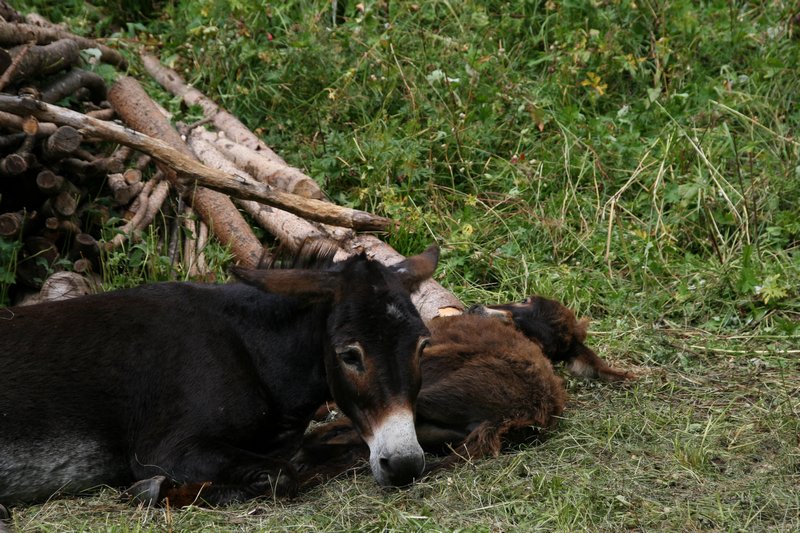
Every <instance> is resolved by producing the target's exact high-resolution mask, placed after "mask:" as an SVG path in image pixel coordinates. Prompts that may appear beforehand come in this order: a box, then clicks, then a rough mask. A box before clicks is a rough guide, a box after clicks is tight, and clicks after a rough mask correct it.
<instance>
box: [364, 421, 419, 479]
mask: <svg viewBox="0 0 800 533" xmlns="http://www.w3.org/2000/svg"><path fill="white" fill-rule="evenodd" d="M365 440H366V441H367V445H369V466H370V467H371V468H372V475H373V476H374V477H375V480H376V481H377V482H378V484H379V485H381V486H382V487H403V486H406V485H410V484H411V483H412V482H413V481H414V480H415V479H419V478H420V477H421V476H422V471H423V470H424V469H425V454H424V452H423V451H422V447H421V446H420V445H419V442H417V433H416V431H415V429H414V415H413V414H412V413H411V411H410V410H398V411H394V412H392V413H391V414H389V415H388V416H386V417H385V418H384V419H383V421H382V422H381V424H380V425H379V426H377V427H376V428H374V430H373V432H372V436H371V437H370V438H368V439H365Z"/></svg>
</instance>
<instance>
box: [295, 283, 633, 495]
mask: <svg viewBox="0 0 800 533" xmlns="http://www.w3.org/2000/svg"><path fill="white" fill-rule="evenodd" d="M587 324H588V322H587V321H586V320H581V321H578V320H576V319H575V315H574V313H573V312H572V311H571V310H570V309H568V308H567V307H565V306H563V305H561V304H560V303H559V302H557V301H555V300H549V299H546V298H542V297H540V296H532V297H530V298H528V299H526V300H525V301H524V302H522V303H517V304H504V305H498V306H473V307H472V308H470V309H469V311H468V312H467V314H465V315H460V316H452V317H441V318H436V319H434V320H432V321H431V322H430V323H429V324H428V327H429V329H430V331H431V338H430V344H429V346H428V347H427V348H426V349H425V351H424V353H423V356H422V389H421V390H420V394H419V399H418V401H417V437H418V438H419V442H420V444H422V446H423V448H425V449H426V450H427V451H430V452H434V453H444V454H446V457H445V458H444V459H442V460H440V461H438V462H436V463H431V464H429V465H428V470H434V469H439V468H443V467H447V466H450V465H452V464H454V463H457V462H459V461H462V460H468V459H477V458H480V457H484V456H490V455H496V454H497V453H499V452H500V450H501V448H502V446H503V444H504V443H513V442H521V441H524V440H526V439H528V438H530V437H532V436H535V435H536V434H537V428H547V427H548V426H550V425H551V424H552V423H553V422H554V421H555V420H556V417H557V416H558V415H559V414H561V412H562V410H563V408H564V402H565V399H566V393H565V391H564V385H563V382H562V380H561V378H559V377H558V376H557V375H556V374H555V373H554V371H553V367H552V365H551V361H554V362H555V361H565V362H566V363H567V365H568V368H569V369H570V370H571V371H572V372H573V373H576V374H578V375H581V376H583V377H593V378H595V377H600V378H602V379H607V380H616V379H626V378H629V377H632V376H631V375H629V374H627V373H625V372H621V371H618V370H614V369H612V368H610V367H609V366H608V365H607V364H606V363H605V362H604V361H603V360H601V359H600V358H599V357H597V355H596V354H595V353H594V352H593V351H592V350H591V349H590V348H589V347H587V346H586V345H585V344H584V341H585V340H586V328H587ZM366 454H367V449H366V448H365V447H364V446H363V444H359V438H358V434H357V433H356V432H355V431H354V429H353V427H352V425H351V424H350V422H349V420H348V419H347V418H346V417H343V418H341V419H339V420H336V421H334V422H329V423H327V424H323V425H321V426H318V427H317V428H315V429H314V430H313V431H311V432H309V433H308V434H307V435H306V437H305V439H304V443H303V448H302V449H301V451H300V452H298V454H297V455H296V456H295V458H294V462H295V466H296V467H297V468H298V470H299V471H300V475H301V477H302V478H303V484H304V485H313V484H314V483H317V482H318V481H319V480H321V479H326V478H328V477H331V476H332V475H335V474H338V473H340V472H342V471H345V470H347V469H349V468H353V467H354V466H356V465H357V464H359V462H360V461H361V460H362V459H363V458H364V457H366Z"/></svg>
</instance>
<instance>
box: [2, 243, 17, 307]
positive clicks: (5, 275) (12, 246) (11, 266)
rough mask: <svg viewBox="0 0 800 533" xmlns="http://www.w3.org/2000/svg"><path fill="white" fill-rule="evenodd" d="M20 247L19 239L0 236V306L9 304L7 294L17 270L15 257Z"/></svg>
mask: <svg viewBox="0 0 800 533" xmlns="http://www.w3.org/2000/svg"><path fill="white" fill-rule="evenodd" d="M21 248H22V243H21V242H20V241H18V240H17V241H10V240H8V239H5V238H0V307H3V306H5V305H8V304H9V301H8V296H9V290H10V288H11V285H12V284H13V283H14V278H15V274H16V272H17V257H18V256H19V251H20V249H21Z"/></svg>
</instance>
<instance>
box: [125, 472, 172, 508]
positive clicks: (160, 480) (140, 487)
mask: <svg viewBox="0 0 800 533" xmlns="http://www.w3.org/2000/svg"><path fill="white" fill-rule="evenodd" d="M166 479H167V478H166V477H164V476H153V477H151V478H149V479H142V480H140V481H137V482H136V483H134V484H133V485H131V486H130V487H129V488H128V490H126V491H125V492H124V493H123V496H125V497H127V498H128V499H129V500H130V502H131V503H132V504H134V505H139V504H144V505H145V506H146V507H152V506H153V505H155V504H157V503H158V502H159V500H160V499H161V490H162V485H164V481H166Z"/></svg>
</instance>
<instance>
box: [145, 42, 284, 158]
mask: <svg viewBox="0 0 800 533" xmlns="http://www.w3.org/2000/svg"><path fill="white" fill-rule="evenodd" d="M141 58H142V64H143V65H144V68H145V69H146V70H147V72H148V73H149V74H150V75H151V76H152V77H153V79H154V80H156V81H157V82H158V83H159V84H161V86H162V87H164V88H165V89H167V90H168V91H169V92H171V93H172V94H174V95H176V96H179V97H180V98H182V99H183V101H184V102H186V104H187V105H190V106H191V105H199V106H200V107H201V108H202V109H203V114H204V116H206V117H207V118H210V119H211V120H212V122H213V123H214V125H215V126H216V127H217V129H219V130H220V131H224V132H225V134H226V135H227V136H228V138H230V139H232V140H233V141H235V142H237V143H239V144H242V145H244V146H247V147H248V148H250V149H252V150H255V151H256V152H260V153H262V154H263V155H264V156H265V157H267V158H269V159H272V160H273V161H275V162H277V163H281V164H284V165H285V164H286V161H284V160H283V158H282V157H281V156H279V155H278V154H276V153H275V152H273V151H272V149H271V148H270V147H269V146H267V145H266V144H265V143H264V141H262V140H261V139H259V138H258V137H256V136H255V135H254V134H253V133H252V132H251V131H250V130H249V129H247V126H245V125H244V124H242V122H241V121H240V120H239V119H238V118H236V117H235V116H233V115H231V114H230V113H229V112H227V111H225V110H224V109H221V108H220V107H219V106H218V105H217V104H216V103H215V102H214V101H212V100H211V99H210V98H208V97H206V96H205V95H204V94H203V93H201V92H200V91H198V90H197V89H194V88H192V87H191V86H189V85H188V84H187V83H186V82H185V81H183V78H181V77H180V75H179V74H178V73H177V72H175V71H174V70H172V69H169V68H167V67H165V66H163V65H162V64H161V62H160V61H159V60H158V59H157V58H156V57H155V56H152V55H150V54H147V53H142V54H141Z"/></svg>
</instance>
